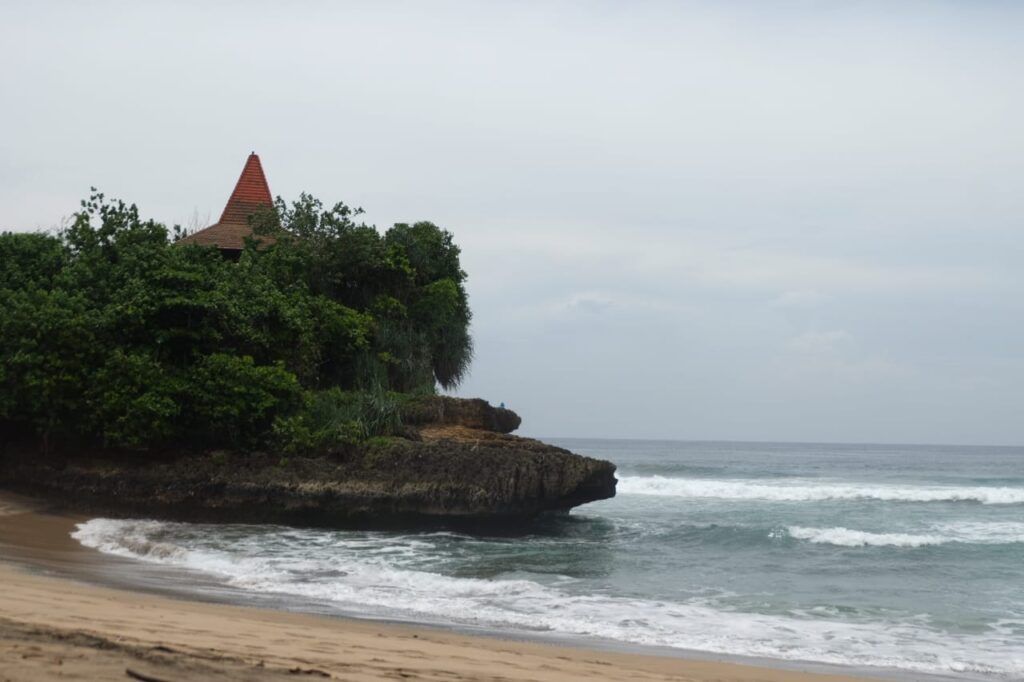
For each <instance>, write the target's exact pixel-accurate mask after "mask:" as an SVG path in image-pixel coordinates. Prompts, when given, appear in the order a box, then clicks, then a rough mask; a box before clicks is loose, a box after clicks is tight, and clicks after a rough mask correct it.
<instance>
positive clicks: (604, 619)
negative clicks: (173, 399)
mask: <svg viewBox="0 0 1024 682" xmlns="http://www.w3.org/2000/svg"><path fill="white" fill-rule="evenodd" d="M73 535H74V537H75V538H77V539H78V540H79V541H80V542H81V543H82V544H84V545H86V546H89V547H94V548H96V549H99V550H101V551H104V552H109V553H113V554H117V555H120V556H128V557H135V558H138V559H142V560H145V561H150V562H157V563H161V564H166V565H173V566H181V567H187V568H190V569H197V570H202V571H205V572H207V573H209V574H212V575H215V576H220V577H222V578H223V579H224V580H225V581H226V582H227V583H228V584H230V585H232V586H235V587H237V588H241V589H245V590H253V591H258V592H272V593H278V594H283V595H294V596H301V597H305V598H311V599H315V600H322V601H326V602H331V603H334V604H336V605H338V606H339V607H341V608H345V609H351V610H358V611H359V612H362V613H368V615H377V616H381V617H389V618H406V619H412V620H420V621H427V622H438V621H440V622H447V623H459V624H466V625H480V626H485V627H496V628H515V629H530V630H543V631H552V632H556V633H560V634H567V635H582V636H591V637H600V638H608V639H614V640H619V641H624V642H631V643H636V644H643V645H654V646H667V647H676V648H682V649H691V650H699V651H707V652H715V653H727V654H738V655H750V656H763V657H771V658H780V659H798V660H813V661H820V662H824V663H833V664H839V665H855V666H884V667H895V668H902V669H905V670H913V671H920V672H933V673H949V672H951V671H955V672H980V673H989V674H995V675H1006V676H1020V675H1024V642H1022V641H1021V640H1020V638H1019V637H1017V635H1016V633H1015V631H1014V630H1013V628H1007V629H1006V631H1005V632H999V631H996V632H993V633H987V634H985V635H963V634H962V635H954V634H949V633H945V632H942V631H940V630H937V629H933V628H930V627H928V626H927V624H926V623H925V622H924V621H922V620H920V619H908V620H905V621H896V620H894V621H889V622H843V621H841V620H836V619H830V618H829V617H827V616H826V617H821V616H817V617H816V616H814V615H812V614H801V613H789V614H764V613H751V612H741V611H736V610H734V609H731V608H729V607H727V606H724V605H720V604H715V603H714V602H713V601H708V600H688V601H683V602H675V603H673V602H665V601H651V600H645V599H632V598H626V597H616V596H610V595H604V594H593V595H581V594H572V593H570V592H567V591H566V590H564V589H561V588H560V587H558V586H552V585H543V584H540V583H538V582H534V581H531V580H522V579H518V580H513V579H495V580H485V579H479V578H467V577H454V576H448V575H441V574H438V573H436V572H432V571H428V570H421V569H418V568H416V566H417V565H419V564H418V563H417V562H418V561H419V560H420V558H421V554H422V550H423V549H424V547H425V546H427V547H429V546H430V545H429V544H427V543H421V542H419V541H418V540H416V539H415V538H413V537H411V536H410V537H405V538H395V537H393V536H392V537H386V536H378V537H373V536H351V535H349V536H346V535H342V534H333V535H330V534H326V533H322V532H320V533H318V532H317V531H294V530H292V531H285V530H283V529H282V530H281V532H278V533H273V534H271V535H263V536H259V537H252V538H245V537H241V538H239V537H237V536H235V537H230V536H228V535H227V534H223V533H221V531H219V530H215V529H205V530H203V531H202V532H199V533H196V532H194V527H189V526H185V525H182V524H161V523H155V522H146V521H130V520H109V519H95V520H92V521H89V522H87V523H83V524H80V525H79V526H78V528H77V530H76V531H75V533H74V534H73ZM325 538H329V539H325Z"/></svg>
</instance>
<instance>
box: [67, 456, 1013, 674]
mask: <svg viewBox="0 0 1024 682" xmlns="http://www.w3.org/2000/svg"><path fill="white" fill-rule="evenodd" d="M549 440H550V442H554V443H556V444H557V445H561V446H563V447H567V448H569V449H571V450H573V451H575V452H579V453H581V454H586V455H591V456H595V457H600V458H604V459H609V460H611V461H613V462H615V463H617V464H618V466H619V470H618V477H619V484H618V495H617V496H616V497H615V498H614V499H611V500H606V501H602V502H596V503H592V504H588V505H584V506H582V507H579V508H577V509H575V510H573V511H572V513H571V514H568V515H560V516H551V517H544V518H541V519H538V520H537V521H536V522H535V523H533V524H531V525H530V526H529V527H527V528H525V529H522V530H520V531H518V532H511V533H510V532H505V531H502V532H492V533H479V532H477V533H466V532H455V531H439V530H437V529H436V528H435V529H430V530H423V531H419V532H415V531H409V530H405V531H353V530H312V529H299V528H290V527H282V526H269V525H205V524H184V523H165V522H157V521H151V520H145V519H137V520H132V519H119V520H114V519H104V518H97V519H91V520H88V521H85V522H83V523H80V524H79V525H78V527H77V528H76V530H75V531H74V533H73V537H75V538H76V539H77V540H78V541H79V542H80V543H81V544H83V545H85V546H86V547H91V548H95V549H97V550H99V551H100V552H104V553H108V554H113V555H118V556H120V557H125V558H129V559H132V560H135V561H140V562H146V563H150V564H160V565H162V566H164V567H169V568H170V569H172V570H173V571H179V572H180V575H181V576H184V577H183V579H182V582H183V583H184V584H187V583H188V582H189V581H192V580H194V578H195V576H202V577H203V579H204V580H205V581H208V582H211V583H213V584H219V585H223V586H224V587H225V589H230V590H231V591H232V592H233V593H235V594H241V595H245V594H252V595H256V594H260V595H273V596H274V597H275V598H276V599H278V600H279V603H281V604H284V605H286V606H287V605H288V604H289V603H294V604H305V605H316V607H317V610H318V611H320V612H324V611H326V612H336V613H337V614H339V615H349V616H351V615H356V616H361V617H369V618H379V619H383V620H393V621H406V622H417V623H425V624H433V625H442V626H448V627H454V628H464V629H474V630H485V631H492V632H498V633H505V634H510V635H512V636H519V637H524V638H534V637H539V638H542V639H543V638H557V639H559V640H562V641H564V640H569V641H575V642H579V643H581V644H585V645H586V644H590V645H594V646H615V645H619V646H624V647H627V648H634V649H641V650H651V651H657V652H660V653H668V654H672V653H680V654H686V655H697V656H707V657H713V658H721V657H723V656H724V657H728V658H733V659H735V658H739V659H740V660H743V659H744V658H746V657H749V658H751V659H754V660H764V659H772V660H775V661H778V662H780V664H782V665H786V664H794V663H804V664H810V665H813V664H819V665H826V666H840V667H843V668H848V669H856V670H860V671H868V672H872V671H877V672H878V673H879V674H880V675H881V676H883V677H885V676H891V675H895V676H897V677H900V676H902V677H903V678H904V679H921V678H925V677H930V676H936V677H938V678H953V679H970V680H1010V679H1015V680H1019V679H1024V448H1019V447H1016V448H1009V447H1007V448H999V447H967V446H927V445H914V446H907V445H822V444H794V443H735V442H675V441H639V440H587V439H549Z"/></svg>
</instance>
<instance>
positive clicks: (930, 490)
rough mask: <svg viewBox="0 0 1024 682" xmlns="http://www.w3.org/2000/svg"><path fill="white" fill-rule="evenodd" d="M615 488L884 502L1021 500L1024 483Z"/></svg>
mask: <svg viewBox="0 0 1024 682" xmlns="http://www.w3.org/2000/svg"><path fill="white" fill-rule="evenodd" d="M618 492H619V493H620V494H624V495H659V496H664V497H686V498H715V499H723V500H769V501H775V502H822V501H825V500H881V501H887V502H976V503H981V504H1024V488H1007V487H1002V488H986V487H981V486H973V487H951V486H913V485H885V484H871V483H817V482H814V481H809V480H803V481H787V482H785V483H773V484H767V483H755V482H751V481H745V480H742V479H704V478H667V477H665V476H621V477H620V478H619V484H618Z"/></svg>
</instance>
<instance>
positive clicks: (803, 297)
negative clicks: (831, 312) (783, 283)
mask: <svg viewBox="0 0 1024 682" xmlns="http://www.w3.org/2000/svg"><path fill="white" fill-rule="evenodd" d="M828 299H829V297H828V296H826V295H825V294H822V293H820V292H817V291H787V292H786V293H784V294H782V295H781V296H779V297H777V298H775V299H774V300H773V301H772V302H771V303H770V304H769V305H770V306H771V307H772V308H783V309H786V308H816V307H818V306H820V305H821V304H822V303H824V302H825V301H827V300H828Z"/></svg>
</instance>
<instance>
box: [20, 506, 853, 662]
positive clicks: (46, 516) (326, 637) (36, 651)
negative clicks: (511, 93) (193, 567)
mask: <svg viewBox="0 0 1024 682" xmlns="http://www.w3.org/2000/svg"><path fill="white" fill-rule="evenodd" d="M33 507H34V504H33V503H32V502H31V501H27V500H24V499H19V498H13V497H10V496H8V495H4V496H0V557H2V559H3V560H4V561H3V562H2V563H0V584H2V585H3V586H4V589H3V590H0V664H2V665H0V679H3V680H10V681H11V682H27V681H29V680H32V681H33V682H36V681H40V680H41V681H48V680H64V679H82V680H131V679H142V680H164V681H167V682H172V681H180V680H197V679H203V680H226V681H230V680H285V679H289V680H295V679H338V680H384V679H407V680H437V681H442V680H443V681H446V682H452V681H459V680H544V681H548V682H562V681H564V680H635V681H637V682H639V681H646V682H658V681H661V680H680V681H681V680H688V681H693V682H705V681H706V682H710V681H712V680H715V681H717V682H755V681H756V682H854V680H855V678H853V677H848V676H842V675H822V674H815V673H808V672H799V671H791V670H775V669H769V668H761V667H756V666H748V665H741V664H736V663H727V662H716V661H698V660H685V659H681V658H669V657H658V656H648V655H639V654H627V653H612V652H605V651H591V650H587V649H583V648H576V647H567V646H559V645H553V644H545V643H536V642H520V641H511V640H506V639H500V638H497V637H482V636H468V635H463V634H458V633H453V632H449V631H445V630H441V629H436V628H426V627H412V626H405V625H394V624H385V623H377V622H369V621H355V620H349V619H342V618H334V617H324V616H314V615H306V614H298V613H288V612H283V611H274V610H267V609H257V608H249V607H242V606H233V605H226V604H211V603H200V602H195V601H189V600H183V599H175V598H170V597H166V596H160V595H157V594H149V593H142V592H136V591H125V590H119V589H111V588H109V587H104V586H99V585H96V584H90V583H88V582H85V581H86V580H90V579H91V577H92V576H95V575H98V574H100V573H102V571H103V570H104V566H103V561H104V558H103V557H102V555H100V554H99V553H96V552H92V551H89V550H86V549H84V548H82V547H80V546H79V545H77V543H75V542H74V541H73V540H71V538H70V537H69V533H70V531H71V530H72V529H73V527H74V524H75V523H76V520H80V519H78V518H76V517H72V516H67V515H60V514H51V513H45V512H42V511H40V509H39V508H33Z"/></svg>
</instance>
